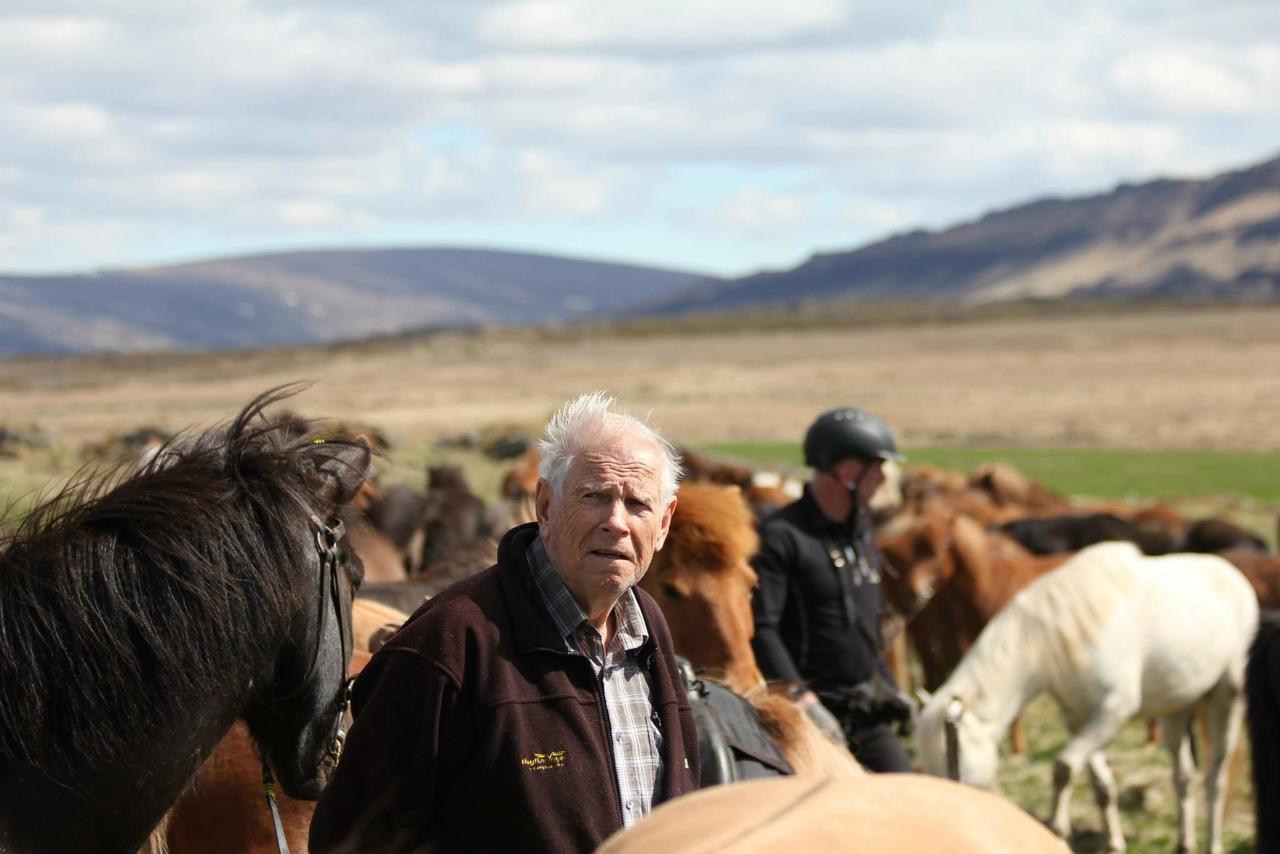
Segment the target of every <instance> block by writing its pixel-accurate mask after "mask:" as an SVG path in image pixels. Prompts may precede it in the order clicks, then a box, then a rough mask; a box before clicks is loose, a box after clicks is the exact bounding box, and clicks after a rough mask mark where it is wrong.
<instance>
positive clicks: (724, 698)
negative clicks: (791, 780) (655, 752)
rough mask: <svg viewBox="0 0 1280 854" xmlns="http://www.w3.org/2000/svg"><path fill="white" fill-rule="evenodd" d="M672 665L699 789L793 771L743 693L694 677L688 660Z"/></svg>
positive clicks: (678, 659) (681, 660) (681, 659)
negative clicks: (692, 738) (692, 733)
mask: <svg viewBox="0 0 1280 854" xmlns="http://www.w3.org/2000/svg"><path fill="white" fill-rule="evenodd" d="M676 663H677V665H678V666H679V669H680V674H681V676H682V677H683V678H684V685H685V691H686V693H687V694H688V696H689V705H690V706H692V707H693V722H694V725H695V726H696V727H697V729H698V759H699V765H700V767H701V772H700V774H699V779H698V787H699V788H703V789H705V788H707V787H708V786H716V785H719V784H721V783H734V782H737V781H739V780H754V779H759V778H763V777H781V776H786V775H791V774H794V773H795V771H794V769H792V767H791V765H790V764H789V763H788V762H787V760H786V757H784V756H783V755H782V753H781V752H780V751H779V750H778V747H777V745H775V744H774V743H773V739H771V738H770V737H769V733H768V732H767V731H766V730H765V728H764V724H763V723H761V721H760V715H759V713H758V712H756V710H755V708H754V707H753V706H752V705H751V703H749V702H748V701H747V699H746V698H745V697H742V696H741V695H739V694H735V693H734V692H733V691H730V690H729V689H728V688H726V687H725V686H723V685H721V684H720V683H718V682H714V681H712V680H710V679H699V678H698V677H697V675H696V674H695V673H694V670H693V665H691V664H690V663H689V661H688V659H685V658H681V657H679V656H677V657H676Z"/></svg>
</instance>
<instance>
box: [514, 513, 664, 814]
mask: <svg viewBox="0 0 1280 854" xmlns="http://www.w3.org/2000/svg"><path fill="white" fill-rule="evenodd" d="M528 556H529V567H530V568H531V569H532V571H533V580H534V583H535V585H536V586H537V588H538V591H539V592H540V593H541V594H542V599H543V601H544V602H545V603H546V606H547V610H548V611H550V612H551V619H552V620H553V621H554V622H555V624H556V628H557V629H559V630H560V635H561V637H563V638H564V642H565V652H567V653H569V654H570V655H580V656H583V657H585V658H587V659H588V660H590V662H591V666H592V668H593V669H594V670H595V673H596V678H597V679H599V680H600V682H601V683H602V684H603V686H604V705H605V718H606V724H607V727H606V728H607V730H608V732H609V734H610V737H611V738H612V739H613V744H612V745H611V747H612V748H613V769H614V774H615V775H616V777H617V782H618V805H619V806H620V807H621V808H622V823H623V826H624V827H630V826H631V825H633V824H635V823H636V822H637V821H639V820H640V819H641V818H643V817H644V816H646V815H648V814H649V811H650V810H652V809H653V794H654V792H655V791H657V788H658V782H659V781H660V780H661V779H662V731H661V730H660V729H659V728H658V726H657V722H656V721H657V713H656V712H655V711H654V709H653V700H652V686H651V685H650V684H649V674H648V672H647V670H646V668H645V667H644V666H643V665H642V664H641V663H640V660H639V658H638V657H637V656H636V655H635V651H636V650H637V649H639V648H640V646H641V645H642V644H643V643H645V641H647V640H648V639H649V631H648V629H647V628H646V627H645V624H644V615H643V614H641V613H640V605H639V603H637V602H636V595H635V593H634V592H633V591H631V590H628V591H627V592H626V593H624V594H623V595H622V598H620V599H619V600H618V602H617V604H616V605H614V606H613V612H612V613H611V614H610V615H609V619H610V620H612V621H613V626H614V631H613V633H612V636H611V637H610V638H609V647H608V649H605V646H604V639H603V638H601V636H600V632H598V631H597V630H596V627H595V626H593V625H591V623H590V622H589V621H588V620H587V615H586V613H585V612H583V610H582V607H581V606H580V605H579V604H578V603H577V601H576V600H575V599H574V598H573V594H571V593H570V592H569V588H568V587H567V586H566V585H565V583H564V579H562V578H561V577H560V575H559V574H558V573H557V572H556V571H555V569H554V568H553V567H552V566H551V560H550V558H549V557H547V550H546V547H545V546H544V545H543V543H542V537H538V538H537V539H536V540H534V541H533V545H532V546H531V547H530V549H529V553H528Z"/></svg>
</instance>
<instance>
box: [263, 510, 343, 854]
mask: <svg viewBox="0 0 1280 854" xmlns="http://www.w3.org/2000/svg"><path fill="white" fill-rule="evenodd" d="M311 526H312V528H313V530H314V533H315V543H316V551H317V552H318V553H319V556H320V597H319V600H320V604H319V608H320V611H319V614H318V615H317V618H316V622H317V626H318V628H317V630H316V645H315V651H314V652H313V653H312V656H311V664H310V666H308V667H307V672H306V675H305V676H304V677H303V678H302V681H301V682H300V683H299V684H298V687H297V688H295V689H294V690H293V691H290V692H289V693H287V694H283V695H281V697H280V699H287V698H289V697H293V696H295V695H296V694H298V693H299V692H301V691H303V690H305V689H306V687H307V686H308V685H309V684H311V677H312V676H313V675H315V672H316V669H317V667H318V666H319V663H320V647H321V645H322V644H323V643H324V627H325V622H326V620H325V615H326V614H327V613H328V611H329V608H328V605H329V604H332V605H333V611H334V614H335V616H336V617H337V620H338V643H339V644H340V646H341V650H342V658H341V659H340V660H341V661H342V662H343V665H342V666H343V680H342V688H341V689H340V691H339V696H338V711H337V716H336V720H335V721H334V724H333V727H332V728H331V730H330V731H331V732H333V734H334V735H333V741H331V742H330V743H329V747H328V748H327V749H326V750H325V754H324V756H323V757H322V758H321V760H320V761H321V763H322V764H325V765H330V766H331V767H336V766H337V764H338V760H339V759H340V758H342V748H343V746H344V745H345V744H346V741H347V732H346V728H345V727H344V726H343V719H344V717H345V715H346V712H347V707H348V706H350V705H351V686H352V683H354V682H355V679H354V678H353V677H352V676H351V675H350V673H348V672H346V668H347V662H348V661H349V658H348V656H349V655H350V654H351V651H350V650H348V649H347V631H348V628H349V627H348V626H347V625H346V623H345V621H344V620H343V619H342V588H341V586H340V585H339V584H338V570H339V566H340V564H341V561H340V560H339V557H338V551H339V549H338V543H339V542H340V541H341V540H342V538H343V537H344V536H345V535H346V530H347V529H346V525H344V524H343V522H342V520H341V519H337V520H335V523H334V524H333V525H328V524H326V523H325V522H324V521H323V520H322V519H321V518H320V517H319V516H316V515H315V514H312V515H311ZM326 576H327V579H326ZM326 580H327V584H326ZM326 587H327V588H328V590H327V593H328V596H326V595H325V594H326V589H325V588H326ZM326 599H327V600H328V601H326ZM262 790H263V793H264V794H265V795H266V799H267V807H268V808H269V809H270V810H271V821H272V824H273V825H274V826H275V832H276V847H277V848H278V849H279V851H280V854H289V842H288V839H287V837H286V836H285V832H284V824H283V822H282V821H281V820H280V809H279V806H278V805H277V803H276V786H275V779H274V778H273V777H272V775H271V763H270V762H268V761H267V754H266V751H262Z"/></svg>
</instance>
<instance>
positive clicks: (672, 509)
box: [653, 495, 676, 552]
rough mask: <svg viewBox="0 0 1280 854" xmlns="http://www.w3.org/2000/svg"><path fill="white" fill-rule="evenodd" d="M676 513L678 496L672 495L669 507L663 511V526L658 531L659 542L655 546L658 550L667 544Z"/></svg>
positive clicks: (655, 549) (654, 548)
mask: <svg viewBox="0 0 1280 854" xmlns="http://www.w3.org/2000/svg"><path fill="white" fill-rule="evenodd" d="M675 515H676V497H675V496H674V495H673V496H671V501H670V502H669V503H668V504H667V509H666V510H664V511H663V513H662V528H661V530H659V531H658V543H657V545H655V546H654V547H653V550H654V551H655V552H656V551H658V550H659V549H661V548H662V547H663V546H664V545H666V544H667V534H668V533H669V532H670V531H671V519H672V517H673V516H675Z"/></svg>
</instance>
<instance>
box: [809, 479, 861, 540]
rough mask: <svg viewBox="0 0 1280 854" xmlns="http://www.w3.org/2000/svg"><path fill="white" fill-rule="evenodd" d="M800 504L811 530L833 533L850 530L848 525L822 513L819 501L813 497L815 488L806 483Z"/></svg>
mask: <svg viewBox="0 0 1280 854" xmlns="http://www.w3.org/2000/svg"><path fill="white" fill-rule="evenodd" d="M798 503H799V505H800V508H801V510H802V511H803V512H804V514H805V517H806V519H807V520H808V522H809V526H810V529H811V530H814V531H822V530H830V531H832V532H843V531H847V530H849V526H848V524H846V523H845V522H837V521H835V520H833V519H831V518H830V517H828V516H827V514H826V513H823V512H822V508H821V507H819V506H818V499H816V498H814V497H813V488H812V487H811V486H809V484H807V483H806V484H805V485H804V494H803V495H801V496H800V498H799V500H798Z"/></svg>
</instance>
